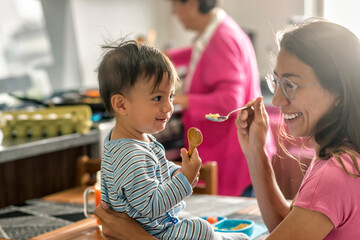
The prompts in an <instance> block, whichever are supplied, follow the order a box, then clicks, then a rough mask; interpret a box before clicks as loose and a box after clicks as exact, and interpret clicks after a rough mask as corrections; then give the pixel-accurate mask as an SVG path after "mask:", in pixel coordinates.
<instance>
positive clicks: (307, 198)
mask: <svg viewBox="0 0 360 240" xmlns="http://www.w3.org/2000/svg"><path fill="white" fill-rule="evenodd" d="M341 159H342V161H343V162H344V164H345V166H346V168H347V169H348V170H349V172H351V173H356V170H355V168H354V165H353V163H352V160H351V158H350V157H349V155H347V154H346V155H345V154H344V155H342V156H341ZM356 160H357V162H358V164H360V160H359V158H357V159H356ZM357 174H358V173H357ZM295 206H297V207H302V208H306V209H309V210H314V211H318V212H321V213H323V214H325V215H326V216H327V217H328V218H329V219H330V220H331V221H332V223H333V224H334V226H335V228H334V229H333V230H332V231H331V232H330V233H329V234H328V235H327V236H326V237H325V238H324V239H326V240H333V239H334V240H335V239H336V240H339V239H346V240H352V239H353V240H358V239H360V226H359V224H360V178H359V177H352V176H349V175H348V174H347V173H346V172H345V170H344V169H343V167H342V166H341V164H340V163H339V162H338V160H336V158H334V157H333V158H330V159H329V160H315V161H314V162H313V163H312V164H311V165H310V167H309V169H308V171H307V172H306V174H305V176H304V179H303V182H302V184H301V187H300V190H299V195H298V197H297V199H296V201H295Z"/></svg>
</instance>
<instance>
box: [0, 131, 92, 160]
mask: <svg viewBox="0 0 360 240" xmlns="http://www.w3.org/2000/svg"><path fill="white" fill-rule="evenodd" d="M98 142H99V130H98V129H92V130H90V132H89V133H87V134H79V133H73V134H67V135H63V136H57V137H43V138H5V139H3V141H2V143H1V144H0V164H1V163H5V162H9V161H14V160H17V159H22V158H28V157H33V156H37V155H42V154H46V153H51V152H55V151H61V150H65V149H69V148H74V147H78V146H83V145H88V144H96V145H97V144H98ZM96 145H94V147H95V148H96ZM92 150H94V151H96V150H98V149H92ZM94 154H95V153H94Z"/></svg>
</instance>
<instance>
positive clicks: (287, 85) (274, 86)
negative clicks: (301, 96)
mask: <svg viewBox="0 0 360 240" xmlns="http://www.w3.org/2000/svg"><path fill="white" fill-rule="evenodd" d="M265 79H266V83H267V85H268V87H269V89H270V91H271V92H272V93H273V94H275V93H276V91H277V90H278V88H279V86H280V87H281V91H282V92H283V94H284V95H285V97H286V98H287V99H288V100H294V98H295V94H296V89H297V88H298V87H308V86H313V85H319V84H320V83H311V84H304V85H297V84H295V83H293V82H292V81H291V80H290V79H288V78H285V77H283V78H280V79H278V77H277V76H276V75H275V74H273V73H270V74H267V75H266V77H265Z"/></svg>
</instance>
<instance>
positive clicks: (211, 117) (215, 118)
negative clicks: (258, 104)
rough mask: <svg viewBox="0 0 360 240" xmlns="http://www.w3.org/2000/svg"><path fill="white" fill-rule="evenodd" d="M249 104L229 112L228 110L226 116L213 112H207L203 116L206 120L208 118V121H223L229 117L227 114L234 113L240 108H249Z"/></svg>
mask: <svg viewBox="0 0 360 240" xmlns="http://www.w3.org/2000/svg"><path fill="white" fill-rule="evenodd" d="M250 107H251V106H244V107H241V108H238V109H235V110H232V111H231V112H229V114H228V115H226V116H220V114H218V113H215V114H212V113H209V114H206V115H205V118H206V119H207V120H210V121H213V122H224V121H226V120H228V119H229V116H230V115H231V114H232V113H234V112H237V111H241V110H244V109H247V108H250Z"/></svg>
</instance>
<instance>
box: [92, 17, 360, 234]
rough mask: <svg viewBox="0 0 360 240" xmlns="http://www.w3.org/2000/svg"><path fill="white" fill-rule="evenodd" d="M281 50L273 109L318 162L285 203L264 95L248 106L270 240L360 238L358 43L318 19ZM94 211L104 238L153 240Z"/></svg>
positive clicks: (241, 124)
mask: <svg viewBox="0 0 360 240" xmlns="http://www.w3.org/2000/svg"><path fill="white" fill-rule="evenodd" d="M279 46H280V51H279V54H278V57H277V62H276V66H275V69H274V73H273V74H272V75H271V77H269V78H268V81H269V83H270V84H269V85H270V87H271V88H272V89H273V90H274V93H275V96H274V98H273V104H274V105H276V106H278V107H280V109H281V112H282V113H283V116H284V123H285V124H286V125H287V126H288V128H289V131H290V133H291V134H292V135H294V136H297V137H300V136H302V137H308V139H309V140H310V141H311V142H312V143H313V146H314V149H315V150H316V159H314V160H313V161H312V163H311V165H310V166H309V169H308V170H307V173H306V175H305V177H304V180H303V182H302V184H301V187H300V189H299V192H298V194H297V196H295V199H294V201H293V203H292V204H291V205H290V204H288V202H287V201H286V199H285V198H284V196H283V195H282V193H281V191H280V189H279V187H278V185H277V183H276V179H275V176H274V172H273V169H272V166H271V164H270V162H269V159H268V154H267V152H266V150H265V139H266V136H267V130H268V127H269V126H268V125H269V123H268V116H267V113H266V111H265V107H264V104H263V103H262V98H257V99H255V101H251V102H250V103H249V104H250V105H252V106H253V108H254V110H249V109H248V110H243V111H242V112H240V113H239V114H238V117H237V119H236V125H237V127H238V139H239V142H240V145H241V147H242V150H243V152H244V154H245V156H246V159H247V161H248V165H249V170H250V175H251V179H252V183H253V186H254V190H255V194H256V197H257V201H258V204H259V207H260V210H261V214H262V217H263V219H264V222H265V224H266V226H267V227H268V229H269V232H270V235H269V237H268V238H267V239H269V240H271V239H277V240H282V239H286V240H287V239H289V240H290V239H291V240H294V239H299V240H301V239H311V240H317V239H326V240H332V239H347V240H349V239H359V238H360V229H359V228H358V223H359V222H360V208H359V207H358V205H359V202H360V191H359V188H360V169H359V167H358V164H360V157H359V153H360V138H359V136H360V125H359V124H358V121H359V119H360V94H359V93H358V91H359V89H360V80H359V76H360V41H359V39H358V38H357V37H356V36H355V35H354V34H353V33H351V32H350V31H349V30H347V29H346V28H344V27H342V26H340V25H337V24H334V23H330V22H327V21H325V20H315V19H313V20H309V21H307V22H305V23H302V24H300V25H298V26H296V27H295V28H294V29H291V30H288V31H287V32H285V33H284V34H283V35H281V36H280V41H279ZM95 214H96V215H97V216H99V217H100V219H101V221H102V223H103V229H104V233H106V234H109V233H111V234H110V235H112V236H115V237H116V238H118V237H119V236H120V238H121V237H123V239H135V238H136V239H142V238H141V237H145V238H143V239H151V237H150V238H149V237H148V236H147V235H145V234H146V233H144V232H143V231H141V229H140V230H136V233H137V234H139V238H137V237H138V236H134V235H133V234H132V235H131V236H124V235H121V234H124V231H122V233H121V232H120V230H119V226H121V229H131V228H134V229H136V228H138V225H137V224H132V223H134V222H131V221H129V219H128V218H127V216H124V215H121V216H118V215H115V214H114V213H113V212H112V211H111V210H106V211H105V210H104V209H103V208H101V207H98V208H97V209H96V211H95ZM111 221H112V222H111ZM122 224H126V226H124V225H122ZM110 225H111V226H110ZM117 231H118V232H117ZM131 232H132V233H133V231H131ZM124 237H125V238H124ZM126 237H128V238H126ZM132 237H135V238H132Z"/></svg>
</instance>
